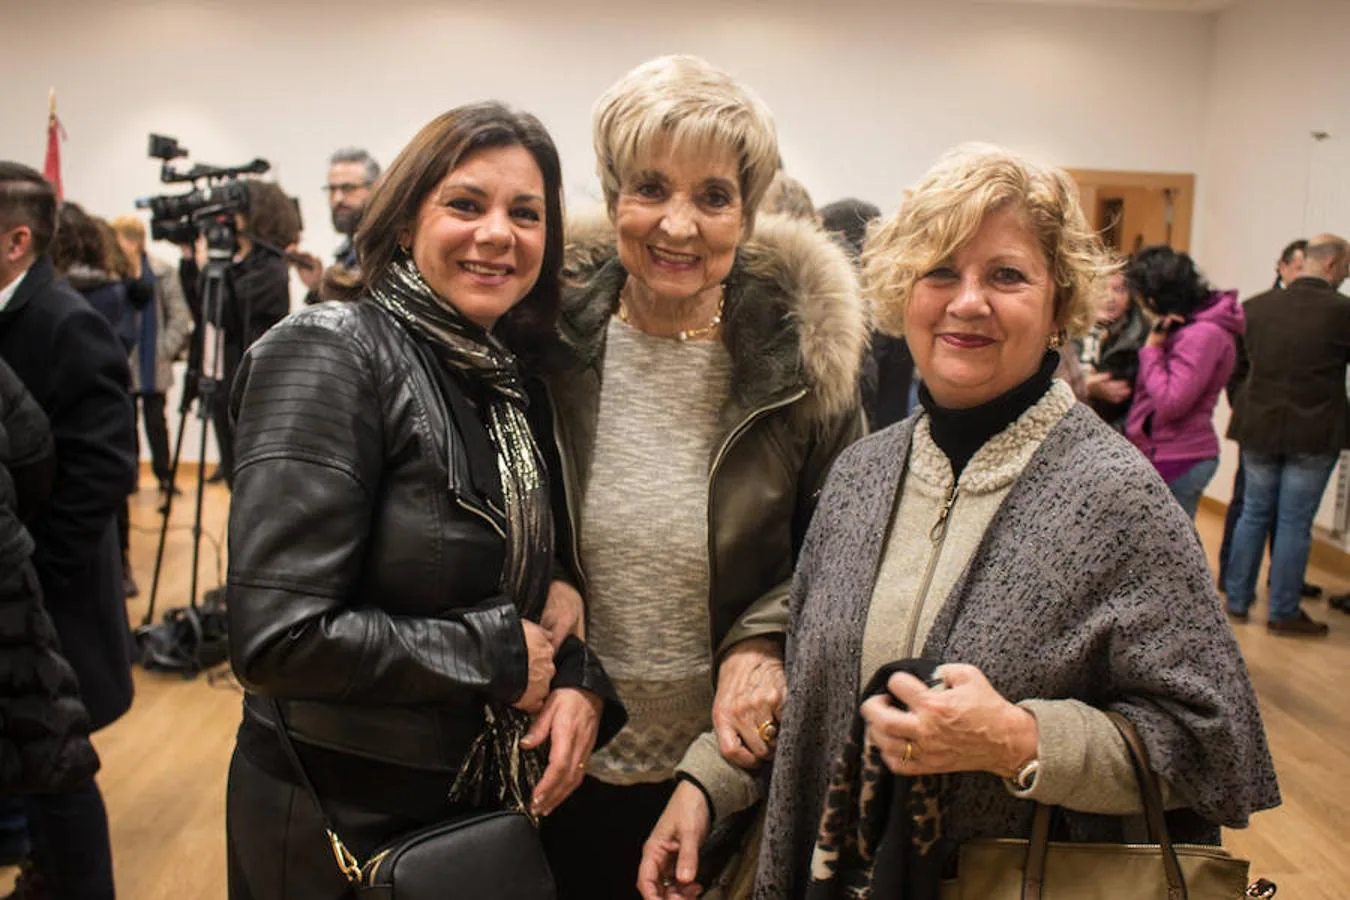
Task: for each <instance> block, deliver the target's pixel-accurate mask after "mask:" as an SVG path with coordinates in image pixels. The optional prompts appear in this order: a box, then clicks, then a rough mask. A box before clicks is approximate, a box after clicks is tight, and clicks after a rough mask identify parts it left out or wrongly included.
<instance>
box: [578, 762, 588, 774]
mask: <svg viewBox="0 0 1350 900" xmlns="http://www.w3.org/2000/svg"><path fill="white" fill-rule="evenodd" d="M577 771H578V772H584V771H586V764H585V763H584V762H579V763H577Z"/></svg>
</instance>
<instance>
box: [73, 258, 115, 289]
mask: <svg viewBox="0 0 1350 900" xmlns="http://www.w3.org/2000/svg"><path fill="white" fill-rule="evenodd" d="M66 281H67V282H69V283H70V286H71V287H73V288H74V289H75V290H77V291H92V290H93V289H94V288H99V287H103V286H104V285H108V284H116V283H117V279H116V278H114V277H113V276H112V275H110V274H109V273H108V272H105V271H104V270H102V269H95V268H93V267H92V266H87V265H85V264H84V263H76V264H75V265H73V266H71V267H70V268H69V269H67V270H66Z"/></svg>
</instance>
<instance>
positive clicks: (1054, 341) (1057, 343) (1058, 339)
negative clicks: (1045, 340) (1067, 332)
mask: <svg viewBox="0 0 1350 900" xmlns="http://www.w3.org/2000/svg"><path fill="white" fill-rule="evenodd" d="M1063 346H1064V332H1062V331H1056V332H1055V333H1054V334H1052V335H1050V349H1051V350H1058V349H1059V348H1060V347H1063Z"/></svg>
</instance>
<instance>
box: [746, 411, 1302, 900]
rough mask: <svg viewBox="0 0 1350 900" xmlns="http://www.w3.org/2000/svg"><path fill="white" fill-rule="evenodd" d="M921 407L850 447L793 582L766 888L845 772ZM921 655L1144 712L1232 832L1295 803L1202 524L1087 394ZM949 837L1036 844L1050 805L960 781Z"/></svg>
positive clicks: (1004, 684) (786, 875)
mask: <svg viewBox="0 0 1350 900" xmlns="http://www.w3.org/2000/svg"><path fill="white" fill-rule="evenodd" d="M913 429H914V420H913V419H910V420H908V421H906V422H903V423H900V424H898V425H895V426H892V427H891V428H888V429H886V430H884V431H881V432H879V433H877V434H875V435H872V436H871V437H869V438H866V439H864V440H863V441H860V442H859V443H857V444H855V445H854V446H852V447H851V448H849V449H848V450H846V451H845V452H844V453H843V454H842V455H841V456H840V457H839V459H838V461H837V462H836V464H835V467H834V469H833V470H832V472H831V474H830V478H829V481H828V483H827V484H826V487H825V490H824V493H823V495H822V497H821V501H820V505H819V506H818V507H817V510H816V515H815V518H814V520H813V522H812V525H811V529H810V532H809V534H808V536H807V540H806V544H805V546H804V548H803V551H802V557H801V560H800V563H799V566H798V570H797V577H796V580H795V582H794V585H793V597H792V622H791V630H790V634H789V642H788V657H787V666H788V676H789V692H788V701H787V708H786V711H785V717H784V721H783V729H782V733H781V735H780V737H779V746H778V753H777V757H776V761H775V764H774V772H773V780H772V784H771V787H770V791H769V798H768V804H767V812H766V816H767V818H766V823H765V832H764V842H763V845H762V848H761V854H760V864H759V872H758V876H757V880H756V887H755V896H756V897H757V898H762V900H763V898H786V897H795V896H798V895H799V894H800V892H801V890H802V888H803V886H804V884H805V872H806V866H807V863H808V861H809V859H810V854H811V849H812V846H813V844H814V841H815V837H816V833H817V830H818V826H819V823H820V816H821V811H822V806H823V802H824V795H825V789H826V786H827V784H828V781H829V775H830V770H831V767H832V765H833V763H834V761H835V760H836V759H837V757H838V755H839V753H840V750H841V748H842V744H843V741H844V739H845V736H846V735H847V734H848V733H849V729H850V726H851V724H852V721H853V718H854V716H855V714H856V712H857V706H858V691H859V689H860V685H859V668H858V665H857V662H856V661H857V660H858V659H859V657H860V655H861V653H862V644H863V633H864V629H865V626H866V622H867V618H868V610H869V605H870V598H871V596H872V593H873V586H874V583H875V578H876V574H877V570H878V565H879V563H880V560H881V555H882V552H883V548H884V546H885V544H886V540H887V530H888V525H889V523H890V521H891V518H892V514H893V512H894V510H895V509H896V506H897V502H898V498H899V496H900V494H901V492H902V490H903V486H904V484H905V483H906V460H907V459H908V457H909V448H910V440H911V436H912V434H913ZM923 655H924V656H926V657H928V658H931V659H934V660H937V661H939V662H964V663H970V664H973V665H975V666H978V667H979V668H980V669H981V670H982V671H983V672H984V673H985V675H986V676H987V677H988V678H989V680H990V681H991V683H992V684H993V685H994V687H995V688H996V689H997V690H998V691H999V692H1000V693H1001V694H1002V695H1003V696H1004V697H1006V698H1008V699H1009V700H1012V701H1014V702H1017V701H1022V700H1026V699H1029V698H1046V699H1070V700H1078V701H1081V702H1083V703H1085V704H1087V705H1090V706H1093V707H1096V708H1099V709H1113V710H1116V711H1119V712H1121V713H1123V714H1124V715H1126V716H1127V717H1128V718H1129V719H1130V720H1131V722H1132V723H1133V724H1134V725H1135V727H1136V728H1137V729H1138V730H1139V732H1140V734H1141V736H1142V737H1143V739H1144V742H1145V743H1146V745H1147V746H1148V749H1149V753H1150V756H1151V757H1152V759H1153V763H1154V767H1155V768H1156V769H1157V771H1158V773H1159V774H1160V775H1162V776H1163V777H1164V778H1166V779H1167V780H1168V781H1169V782H1170V783H1171V784H1172V786H1173V788H1174V789H1175V791H1176V792H1177V795H1178V796H1179V797H1180V798H1181V799H1182V800H1184V801H1185V803H1186V805H1187V806H1188V807H1189V808H1190V809H1191V810H1193V811H1194V814H1195V815H1194V816H1191V817H1189V820H1188V821H1184V822H1181V823H1180V824H1182V825H1183V826H1184V827H1179V828H1178V827H1175V825H1176V824H1177V823H1174V829H1173V832H1174V837H1176V838H1177V839H1178V840H1215V839H1217V832H1218V828H1217V826H1218V825H1220V824H1222V825H1227V826H1230V827H1241V826H1242V825H1245V824H1246V822H1247V819H1248V816H1249V815H1250V814H1251V813H1252V812H1254V811H1256V810H1260V809H1266V808H1269V807H1272V806H1275V805H1277V804H1278V803H1279V790H1278V787H1277V785H1276V780H1275V772H1274V768H1273V766H1272V764H1271V760H1270V754H1269V750H1268V748H1267V746H1266V740H1265V731H1264V728H1263V726H1262V723H1261V717H1260V713H1259V710H1258V708H1257V704H1256V698H1255V696H1254V694H1253V691H1252V687H1251V682H1250V680H1249V678H1248V675H1247V670H1246V667H1245V665H1244V663H1243V661H1242V657H1241V654H1240V652H1239V650H1238V648H1237V644H1236V642H1235V641H1234V640H1233V636H1232V632H1231V631H1230V629H1229V628H1228V624H1227V622H1226V621H1225V619H1224V616H1223V612H1222V610H1221V608H1220V605H1219V600H1218V597H1217V595H1216V594H1215V590H1214V584H1213V580H1212V578H1211V577H1210V574H1209V569H1208V565H1207V563H1206V561H1205V557H1204V552H1203V550H1202V549H1201V547H1200V543H1199V540H1198V538H1197V536H1196V534H1195V529H1194V527H1193V525H1192V524H1191V522H1190V521H1189V520H1188V519H1187V517H1186V515H1185V513H1183V512H1182V511H1181V508H1180V507H1178V506H1177V504H1176V503H1175V501H1174V500H1173V499H1172V497H1171V494H1170V493H1169V492H1168V490H1167V487H1166V485H1164V484H1163V482H1162V480H1161V479H1160V478H1159V477H1158V475H1157V473H1156V472H1155V471H1154V470H1153V468H1152V467H1151V466H1150V465H1149V463H1148V461H1147V460H1145V459H1144V458H1143V457H1142V456H1141V455H1140V454H1139V453H1138V451H1136V450H1135V449H1134V448H1133V447H1132V446H1130V445H1129V444H1128V443H1127V442H1126V441H1125V440H1124V439H1123V438H1121V437H1120V436H1119V435H1117V434H1116V433H1115V432H1113V431H1111V430H1110V429H1109V428H1108V427H1107V426H1106V425H1104V424H1103V423H1102V422H1101V421H1100V419H1098V418H1097V416H1096V415H1095V414H1093V413H1092V412H1091V411H1090V410H1088V409H1087V408H1086V407H1084V406H1081V405H1079V406H1075V407H1074V408H1073V409H1071V410H1070V411H1069V412H1068V413H1067V414H1066V415H1065V416H1064V417H1063V419H1062V420H1061V421H1060V422H1059V424H1058V425H1056V426H1055V427H1054V428H1053V429H1052V430H1051V431H1050V432H1049V434H1048V436H1046V437H1045V438H1044V440H1043V441H1042V442H1041V443H1040V446H1039V448H1038V449H1037V450H1036V452H1035V454H1034V455H1033V456H1032V458H1031V461H1030V463H1028V464H1027V466H1026V468H1025V469H1024V470H1023V472H1022V474H1021V476H1020V477H1019V478H1018V479H1017V481H1016V482H1015V483H1014V485H1013V487H1012V490H1011V491H1010V492H1009V493H1008V496H1007V498H1006V500H1004V502H1003V503H1002V505H1001V506H1000V507H999V509H998V511H997V512H996V513H995V514H994V516H993V519H992V521H991V522H990V524H989V527H988V529H987V530H986V531H985V533H984V535H983V537H982V538H981V539H980V541H979V545H978V547H977V548H976V550H975V552H974V554H973V556H972V557H971V559H970V562H969V564H968V565H967V566H966V568H965V570H964V572H963V573H962V574H961V575H960V577H959V578H958V579H957V580H956V583H955V585H954V586H953V588H952V590H951V591H950V593H949V595H948V596H947V597H946V599H945V600H944V601H943V604H942V606H941V608H940V610H939V611H938V612H937V614H936V616H935V618H934V620H933V624H932V628H931V630H930V632H929V634H928V637H927V639H926V641H925V643H924V647H923ZM942 808H943V827H944V831H945V834H946V835H947V836H948V837H950V838H952V839H954V840H955V841H957V842H962V841H966V840H970V839H973V838H977V837H997V836H1014V837H1025V836H1026V835H1027V834H1028V832H1029V829H1030V821H1031V815H1032V812H1033V808H1034V807H1033V804H1031V803H1030V802H1028V801H1026V800H1022V799H1019V798H1016V797H1013V796H1011V795H1010V794H1009V793H1008V792H1007V791H1006V790H1005V789H1004V787H1003V785H1002V783H1001V782H1000V780H999V779H998V778H996V777H994V776H992V775H988V774H984V773H972V774H964V775H954V776H948V777H947V778H946V779H945V787H944V793H943V797H942ZM1063 820H1064V824H1065V826H1066V827H1067V830H1068V834H1069V836H1070V837H1071V838H1072V839H1074V840H1105V841H1111V840H1120V839H1121V837H1122V835H1123V831H1124V828H1123V826H1124V823H1123V821H1122V820H1121V819H1120V818H1118V817H1111V816H1099V815H1093V814H1088V813H1073V812H1066V813H1065V814H1064V816H1063Z"/></svg>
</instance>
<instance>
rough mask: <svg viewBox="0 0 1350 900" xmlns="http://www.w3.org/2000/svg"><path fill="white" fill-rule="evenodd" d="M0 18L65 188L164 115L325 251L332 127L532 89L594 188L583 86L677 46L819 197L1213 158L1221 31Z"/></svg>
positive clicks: (772, 14)
mask: <svg viewBox="0 0 1350 900" xmlns="http://www.w3.org/2000/svg"><path fill="white" fill-rule="evenodd" d="M0 22H2V23H3V25H2V27H3V29H4V36H5V41H4V45H5V50H4V53H3V54H0V83H3V84H4V85H5V90H4V91H3V92H0V122H3V123H4V125H3V128H2V129H0V158H13V159H19V160H23V161H26V162H29V163H31V164H34V165H37V166H40V165H41V162H42V156H43V152H44V147H45V122H46V110H47V91H48V88H49V87H53V86H54V87H56V89H57V91H58V104H59V112H60V115H61V118H62V120H63V121H64V123H65V126H66V129H67V130H68V132H69V135H70V138H69V140H68V142H67V143H66V144H65V145H64V147H63V154H64V156H63V161H64V178H65V186H66V193H67V196H68V197H70V198H71V199H76V200H79V201H81V202H83V203H84V204H85V205H86V206H87V207H89V208H90V209H91V210H92V211H94V212H96V213H99V214H103V215H112V214H116V213H119V212H123V211H125V210H126V209H127V208H128V207H129V206H130V202H131V198H133V197H135V196H139V195H145V194H150V193H154V192H157V191H158V190H159V189H160V185H159V184H158V180H157V178H158V171H157V168H156V166H155V165H152V164H151V162H150V161H149V160H147V159H146V158H145V146H146V133H147V132H148V131H152V130H153V131H158V132H162V133H167V134H171V135H175V136H177V137H178V138H180V139H181V141H182V142H183V144H184V145H185V146H187V147H188V148H190V149H191V150H192V152H193V154H194V157H196V158H200V159H202V160H205V161H208V162H212V163H217V164H227V163H236V162H242V161H245V160H247V159H250V158H252V157H254V156H264V157H266V158H268V159H269V160H271V161H272V163H273V165H274V170H273V171H274V173H275V175H276V177H277V179H278V180H279V181H280V182H281V183H282V185H283V186H284V187H285V188H286V189H287V190H288V191H290V192H291V193H294V194H298V195H299V197H300V199H301V201H302V204H303V211H304V215H305V220H306V223H307V226H308V228H307V240H306V243H307V244H308V245H309V246H310V247H311V248H312V249H314V250H315V251H316V252H321V253H327V252H328V251H329V250H331V248H332V247H333V245H334V244H335V237H334V235H333V233H332V230H331V228H330V226H329V223H328V221H327V218H328V217H327V210H326V208H325V206H324V200H323V197H322V195H321V194H320V192H319V186H320V185H321V184H322V183H323V179H324V175H325V171H326V162H325V161H326V156H327V154H328V153H329V152H330V151H331V150H332V149H334V148H335V147H337V146H340V145H346V144H358V145H364V146H366V147H368V148H369V149H370V150H371V151H372V152H373V153H375V154H376V156H377V157H379V158H380V159H381V160H383V161H385V162H387V161H388V160H389V159H390V158H392V156H393V155H394V154H395V153H396V152H397V150H398V149H399V148H400V147H401V146H402V144H403V143H404V142H405V141H406V140H407V139H408V138H409V137H410V136H411V135H412V133H413V132H414V131H415V130H416V129H417V128H418V127H419V126H420V125H421V124H422V123H424V122H425V121H426V120H428V119H429V118H431V117H432V116H433V115H435V114H437V113H439V112H441V111H443V110H445V109H447V108H450V107H452V106H455V105H457V104H460V103H463V102H466V101H470V100H475V99H481V98H485V97H495V98H499V99H503V100H506V101H508V102H512V103H514V104H517V105H519V106H521V107H523V108H525V109H528V110H530V111H533V112H536V113H537V114H538V115H539V116H540V117H541V118H542V119H543V120H544V121H545V123H546V124H547V125H548V126H549V127H550V129H551V130H552V131H553V134H554V136H555V139H556V140H557V142H558V145H559V149H560V151H561V153H562V157H563V163H564V169H565V173H566V176H567V187H568V199H569V203H570V204H571V206H572V207H573V208H581V207H583V206H589V205H592V204H594V203H596V202H597V198H598V196H599V192H598V187H597V185H596V181H595V178H594V174H593V168H594V165H593V160H592V154H591V147H590V108H591V105H592V103H593V102H594V100H595V98H596V97H597V96H598V95H599V94H600V93H601V91H602V90H603V89H604V88H605V87H607V86H608V85H609V84H610V83H612V82H613V81H614V80H615V79H616V78H617V77H618V76H619V75H620V74H621V73H622V72H624V71H625V70H626V69H628V68H629V67H631V66H632V65H634V64H636V63H637V62H640V61H641V60H643V59H645V58H648V57H651V56H654V55H657V54H660V53H666V52H677V51H679V52H692V53H697V54H700V55H703V56H706V57H707V58H709V59H711V60H712V61H714V62H716V63H718V64H720V65H722V66H724V67H726V68H729V69H731V70H732V71H733V72H734V73H736V74H737V75H738V76H740V77H741V78H742V79H743V80H744V81H746V82H747V83H748V84H750V85H751V86H753V87H754V88H756V89H757V90H758V91H759V92H760V93H761V94H762V95H763V96H764V97H765V99H766V100H767V101H768V103H769V105H770V106H771V107H772V108H773V110H774V112H775V114H776V116H777V119H778V123H779V129H780V134H781V140H782V145H783V156H784V159H785V162H786V164H787V167H788V169H789V170H790V171H791V172H792V173H793V174H795V175H796V176H797V177H799V178H800V179H802V180H803V181H804V182H805V183H806V185H807V186H808V187H809V188H810V190H811V192H812V194H813V196H814V198H815V199H816V201H817V202H819V203H824V202H828V201H830V200H833V199H837V198H839V197H841V196H845V195H856V196H860V197H864V198H866V199H870V200H872V201H873V202H876V203H878V204H879V205H881V206H882V207H883V208H889V207H893V206H894V205H895V204H896V203H897V202H898V199H899V196H900V192H901V189H902V187H903V186H904V185H906V184H908V183H911V182H913V181H914V180H915V179H916V178H917V177H918V176H919V175H920V174H921V173H922V172H923V171H924V170H925V169H926V168H927V167H928V166H929V165H930V164H931V163H932V161H933V160H934V159H935V158H936V156H937V155H938V154H939V153H940V152H941V151H942V150H944V149H946V148H947V147H949V146H950V145H952V144H955V143H957V142H960V141H964V140H972V139H978V140H991V141H996V142H1001V143H1005V144H1008V145H1010V146H1012V147H1015V148H1018V149H1022V150H1024V151H1027V152H1030V153H1032V154H1034V155H1035V156H1036V157H1038V158H1040V159H1042V160H1044V161H1046V162H1053V163H1058V164H1064V165H1072V166H1078V167H1084V168H1107V169H1140V170H1154V171H1178V172H1198V171H1199V170H1200V169H1201V168H1202V164H1203V162H1204V146H1205V143H1204V134H1205V110H1206V103H1207V87H1208V81H1209V77H1210V67H1211V59H1210V55H1211V54H1210V50H1211V43H1212V33H1213V19H1212V17H1210V16H1200V15H1189V14H1183V13H1169V12H1145V11H1135V10H1118V9H1075V8H1064V7H1054V6H1044V5H1026V6H1021V5H1010V4H996V5H980V4H963V3H955V2H940V0H923V2H891V0H870V2H868V0H853V2H847V0H839V2H833V3H831V2H806V0H796V2H768V0H760V2H737V3H726V2H719V0H686V2H683V3H681V4H678V5H671V4H666V3H654V2H644V0H630V2H628V3H623V4H620V3H598V2H582V3H575V2H574V3H568V2H557V0H518V2H515V3H510V4H502V3H496V2H484V0H457V2H455V3H454V4H453V5H452V4H448V3H438V2H431V0H427V2H418V0H388V2H384V3H370V2H362V3H352V2H349V0H332V2H328V3H324V4H318V3H313V4H310V3H305V4H301V3H290V4H278V3H274V2H263V0H235V2H209V3H208V2H197V3H178V4H172V5H170V4H163V3H160V4H154V5H146V4H144V3H135V2H132V3H118V4H108V3H94V2H88V0H85V2H74V0H65V2H63V0H48V2H46V3H43V4H32V3H23V4H20V3H9V4H6V9H5V10H4V12H3V14H0ZM1342 96H1344V95H1342ZM1203 190H1204V182H1203V178H1202V180H1201V191H1202V192H1203ZM296 296H297V300H298V296H299V295H298V292H297V293H296ZM188 446H190V447H195V442H194V441H193V440H192V439H191V438H189V441H188Z"/></svg>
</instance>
